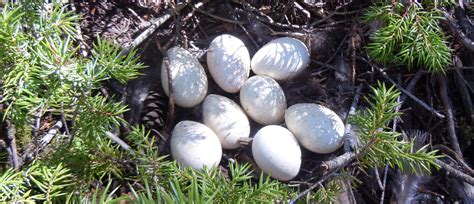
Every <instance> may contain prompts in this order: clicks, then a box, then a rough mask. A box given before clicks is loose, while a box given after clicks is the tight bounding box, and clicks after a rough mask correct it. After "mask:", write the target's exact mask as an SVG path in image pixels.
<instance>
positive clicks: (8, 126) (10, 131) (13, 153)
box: [2, 120, 21, 170]
mask: <svg viewBox="0 0 474 204" xmlns="http://www.w3.org/2000/svg"><path fill="white" fill-rule="evenodd" d="M2 129H3V130H2V132H3V134H6V135H5V136H6V141H5V142H6V149H7V153H8V155H9V156H10V160H11V162H12V167H13V168H14V169H16V170H19V169H20V166H21V164H20V159H19V157H18V151H17V148H16V139H15V134H16V130H15V126H14V125H13V124H12V123H11V122H10V120H4V121H3V127H2Z"/></svg>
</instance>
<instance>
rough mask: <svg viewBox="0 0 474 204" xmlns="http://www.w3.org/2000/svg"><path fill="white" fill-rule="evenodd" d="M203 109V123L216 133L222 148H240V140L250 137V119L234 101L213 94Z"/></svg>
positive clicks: (206, 100) (207, 98)
mask: <svg viewBox="0 0 474 204" xmlns="http://www.w3.org/2000/svg"><path fill="white" fill-rule="evenodd" d="M202 107H203V108H202V109H203V110H202V112H203V123H204V124H205V125H207V126H208V127H209V128H211V129H212V130H213V131H214V133H216V135H217V137H219V140H220V141H221V144H222V148H224V149H236V148H239V147H240V144H239V141H238V140H239V138H241V137H249V134H250V123H249V119H248V118H247V116H246V115H245V113H244V111H243V110H242V109H241V108H240V107H239V105H237V103H235V102H234V101H232V100H230V99H228V98H226V97H224V96H219V95H215V94H211V95H208V96H207V97H206V99H204V102H203V103H202Z"/></svg>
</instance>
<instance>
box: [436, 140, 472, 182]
mask: <svg viewBox="0 0 474 204" xmlns="http://www.w3.org/2000/svg"><path fill="white" fill-rule="evenodd" d="M431 148H433V149H439V150H441V151H446V152H449V153H450V154H451V155H453V156H454V159H455V161H456V162H458V163H459V164H460V165H461V166H462V168H464V169H465V170H466V171H468V172H469V174H470V175H474V170H473V169H471V167H470V166H469V165H468V164H467V163H466V162H465V161H464V160H463V159H462V158H461V157H459V155H458V154H457V153H456V152H454V151H453V150H452V149H450V148H449V147H446V146H444V145H442V144H438V145H433V147H431Z"/></svg>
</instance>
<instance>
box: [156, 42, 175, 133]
mask: <svg viewBox="0 0 474 204" xmlns="http://www.w3.org/2000/svg"><path fill="white" fill-rule="evenodd" d="M157 46H158V47H160V44H158V43H157ZM162 53H163V55H164V56H165V57H164V58H163V60H164V63H165V65H166V73H167V76H168V98H169V99H168V121H167V122H166V123H167V124H168V125H167V126H168V127H166V132H171V127H172V124H173V121H174V93H173V79H172V77H171V70H170V64H169V60H168V56H167V54H166V52H165V51H164V50H162Z"/></svg>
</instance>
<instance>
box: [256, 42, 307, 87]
mask: <svg viewBox="0 0 474 204" xmlns="http://www.w3.org/2000/svg"><path fill="white" fill-rule="evenodd" d="M308 64H309V52H308V48H307V47H306V45H305V44H304V43H303V42H302V41H300V40H298V39H295V38H290V37H283V38H277V39H275V40H272V41H270V42H269V43H267V44H266V45H264V46H263V47H262V48H260V49H259V50H258V51H257V53H255V55H254V56H253V57H252V61H251V66H250V67H251V68H252V70H253V72H255V73H256V74H261V75H267V76H270V77H272V78H273V79H275V80H287V79H291V78H293V77H295V76H297V75H298V74H300V73H301V72H303V71H304V69H305V68H306V67H307V66H308Z"/></svg>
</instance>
